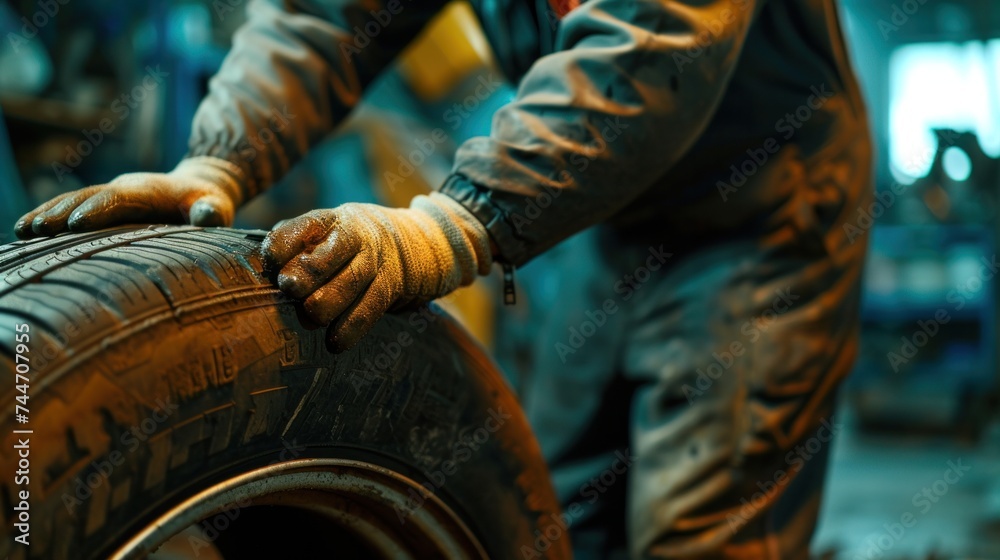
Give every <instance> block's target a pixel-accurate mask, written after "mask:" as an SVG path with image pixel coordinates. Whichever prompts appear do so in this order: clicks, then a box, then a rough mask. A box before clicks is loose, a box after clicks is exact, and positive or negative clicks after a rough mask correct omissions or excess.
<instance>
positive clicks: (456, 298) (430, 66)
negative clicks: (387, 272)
mask: <svg viewBox="0 0 1000 560" xmlns="http://www.w3.org/2000/svg"><path fill="white" fill-rule="evenodd" d="M398 64H399V71H400V74H401V75H402V76H403V79H404V80H405V81H406V83H407V85H409V86H410V89H411V90H412V92H413V94H414V96H415V97H416V98H417V99H419V100H421V101H425V102H431V103H433V102H436V101H440V100H441V99H442V98H445V97H447V96H448V95H449V94H451V93H452V92H453V91H454V90H455V88H456V87H458V85H459V84H460V83H461V82H462V81H463V80H465V79H466V78H467V77H468V76H469V74H472V73H473V72H477V71H481V70H482V69H483V68H484V67H492V66H493V65H494V64H493V55H492V52H491V51H490V48H489V45H488V43H487V42H486V37H485V35H483V31H482V28H481V27H480V25H479V21H478V20H477V18H476V15H475V12H473V10H472V7H471V6H470V5H469V4H468V2H464V1H457V2H452V3H451V4H449V5H448V6H447V7H446V8H445V9H444V10H442V12H441V14H440V15H439V16H438V17H436V18H435V19H434V21H432V22H431V23H430V25H428V27H427V28H426V29H425V30H424V31H423V33H421V34H420V36H419V37H417V40H416V41H414V42H413V43H412V44H411V45H410V46H409V47H408V48H407V49H406V50H405V51H404V52H403V54H402V55H401V56H400V58H399V61H398ZM361 118H362V119H363V120H364V124H362V125H361V126H359V127H357V128H358V129H359V130H363V131H364V132H363V133H364V135H365V137H366V144H367V150H368V154H369V162H370V163H371V165H372V176H373V179H374V180H373V187H374V188H375V189H376V191H377V194H378V196H379V198H380V199H381V200H382V201H384V203H385V204H388V205H390V206H397V207H400V206H408V205H409V203H410V200H411V199H412V198H413V197H414V196H416V195H418V194H425V193H427V192H429V191H430V190H431V189H432V188H433V186H434V185H436V184H440V182H441V181H443V180H444V178H445V177H446V176H447V174H448V172H449V171H450V168H451V157H450V154H444V153H436V154H434V155H433V156H432V157H428V158H427V159H426V161H424V163H423V164H422V165H420V166H419V168H418V169H417V172H415V173H412V174H403V173H401V172H400V160H399V157H400V154H408V153H410V152H411V151H412V150H413V146H412V145H410V144H408V141H409V140H411V139H412V136H413V134H416V135H418V136H419V135H421V134H425V135H426V134H430V133H431V129H429V128H426V126H427V124H426V123H425V122H423V121H420V120H419V119H415V120H414V121H411V122H408V119H407V117H406V116H403V115H400V114H386V113H384V112H381V111H379V112H378V114H377V115H376V116H375V118H372V119H369V118H365V116H364V115H362V116H361ZM401 131H405V132H402V133H401ZM441 147H443V145H442V146H441ZM387 173H395V176H394V180H393V181H392V184H391V188H390V185H389V184H388V182H387V181H386V177H387V175H386V174H387ZM495 301H497V293H496V290H495V289H493V286H492V285H491V284H489V283H485V282H476V283H475V284H473V285H471V286H468V287H466V288H462V289H459V290H457V291H455V292H453V293H452V294H451V295H449V296H448V297H446V298H443V299H442V300H439V302H438V303H440V304H441V306H442V307H443V308H445V309H446V310H447V311H448V312H449V313H451V314H452V315H453V316H455V318H456V319H458V321H459V322H460V323H461V324H462V325H463V326H464V327H465V328H466V329H467V330H468V331H469V332H470V333H471V334H472V336H473V337H475V338H476V340H478V341H479V342H480V343H481V344H483V345H484V346H486V347H490V346H492V342H493V336H494V313H495V308H494V302H495Z"/></svg>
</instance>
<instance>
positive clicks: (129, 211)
mask: <svg viewBox="0 0 1000 560" xmlns="http://www.w3.org/2000/svg"><path fill="white" fill-rule="evenodd" d="M185 217H186V216H185V214H183V213H182V212H181V209H180V208H179V207H178V206H177V204H176V202H175V201H174V200H173V199H172V198H170V197H167V196H165V195H164V194H163V193H161V192H159V191H157V190H155V189H149V190H140V189H115V188H109V189H105V190H102V191H100V192H98V193H96V194H94V196H92V197H90V198H88V199H87V200H86V201H85V202H84V203H83V204H80V206H78V207H77V208H76V210H73V212H72V213H71V214H70V215H69V219H68V220H67V223H68V224H69V229H70V230H72V231H93V230H97V229H101V228H106V227H110V226H113V225H121V224H135V223H154V222H160V223H171V224H175V223H180V222H183V221H184V218H185Z"/></svg>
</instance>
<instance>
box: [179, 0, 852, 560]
mask: <svg viewBox="0 0 1000 560" xmlns="http://www.w3.org/2000/svg"><path fill="white" fill-rule="evenodd" d="M443 4H444V2H441V1H437V0H428V1H421V2H398V1H382V0H373V1H368V2H352V1H346V0H345V1H342V2H320V1H318V0H317V1H307V0H291V1H285V2H279V1H278V0H258V1H256V2H253V3H251V4H250V6H249V10H248V13H249V14H250V21H249V23H248V24H247V25H246V26H245V27H244V28H243V29H242V30H241V31H240V32H239V33H238V34H237V36H236V38H235V42H234V48H233V51H232V52H231V53H230V55H229V57H228V58H227V60H226V62H225V63H224V65H223V67H222V70H221V71H220V72H219V74H218V75H217V76H216V77H215V78H214V79H213V80H212V82H211V88H210V94H209V96H208V98H207V99H206V100H205V102H204V103H203V104H202V106H201V107H200V109H199V111H198V114H197V117H196V120H195V123H194V126H193V134H192V139H191V150H190V154H191V155H209V156H216V157H220V158H223V159H226V160H228V161H230V162H232V163H234V164H235V165H238V166H240V168H241V169H242V170H243V172H244V174H245V175H246V177H248V178H249V179H248V181H247V187H246V190H247V196H250V195H252V194H254V193H256V192H259V191H260V190H262V189H264V188H267V187H268V186H269V185H270V184H271V183H273V182H274V181H275V180H276V179H277V178H279V177H280V176H281V175H283V174H284V173H285V172H286V171H288V169H289V168H290V167H291V166H292V165H293V164H294V163H295V162H297V161H298V160H299V159H300V158H302V156H303V155H304V154H305V153H306V151H307V150H308V149H309V147H310V146H312V145H313V144H315V143H316V142H318V141H319V140H320V139H322V138H323V137H324V136H325V135H326V134H327V133H328V132H330V131H331V130H333V129H334V128H335V127H336V126H337V124H338V123H340V122H341V121H342V120H343V119H344V118H345V117H346V116H347V114H348V113H349V112H350V110H351V109H352V108H353V107H354V106H355V105H356V104H357V102H358V100H359V99H360V97H361V95H362V93H363V91H364V88H365V86H366V85H368V84H369V83H370V82H371V81H372V80H373V79H374V78H375V77H376V76H377V75H378V73H379V72H380V71H381V70H382V69H383V68H385V67H386V65H387V64H389V62H390V61H391V60H392V58H393V57H394V56H395V55H396V54H397V53H398V52H399V51H400V49H401V48H402V47H404V46H405V45H406V44H407V43H408V42H409V41H410V40H412V39H413V38H414V37H415V36H416V34H417V33H418V32H419V31H420V29H421V28H422V27H423V26H424V25H425V24H426V23H427V21H428V20H429V19H430V18H431V17H432V16H433V15H434V14H435V13H437V12H438V11H439V9H440V8H441V7H442V5H443ZM472 4H473V6H474V8H475V9H476V11H477V12H478V13H479V14H480V17H481V19H482V24H483V27H484V30H485V32H486V35H487V37H488V39H489V40H490V43H491V45H492V46H493V50H494V53H495V54H496V58H497V61H498V64H499V66H500V68H502V70H503V73H504V74H505V75H506V77H507V78H509V79H510V80H512V81H514V82H516V83H517V84H518V93H517V97H516V99H515V100H514V101H513V102H512V103H511V104H509V105H508V106H506V107H504V108H503V109H501V110H500V111H498V113H497V114H496V116H495V119H494V124H493V128H492V132H491V134H490V136H489V137H480V138H473V139H471V140H469V141H468V142H466V143H465V144H464V145H463V146H461V148H460V149H459V151H458V153H457V155H456V161H455V166H454V170H453V173H452V175H451V176H450V177H449V178H448V180H447V181H445V182H444V184H443V185H442V187H441V189H440V190H441V192H443V193H444V194H446V195H448V196H450V197H452V198H453V199H454V200H456V201H458V202H459V203H460V204H462V205H463V206H464V207H465V208H467V209H468V210H469V211H470V212H471V213H472V214H474V215H475V216H476V217H477V218H478V219H479V221H481V222H482V224H483V225H484V226H485V227H486V229H487V230H488V231H489V234H490V237H491V240H492V242H493V243H494V244H495V247H496V252H495V254H494V257H495V258H496V260H498V261H500V262H503V263H510V264H513V265H516V266H520V265H522V264H524V263H527V262H528V261H529V260H531V259H532V258H533V257H534V256H537V255H538V254H540V253H542V252H544V251H546V250H547V249H548V248H550V247H553V246H554V245H556V244H558V243H560V242H561V241H563V240H565V239H567V238H569V237H571V236H573V235H574V234H577V233H578V232H580V231H582V230H585V229H586V228H588V227H591V226H595V225H596V224H600V225H599V226H598V228H597V229H596V230H591V231H588V232H587V233H585V234H583V235H582V236H581V237H580V238H579V239H582V240H584V241H577V240H574V241H572V242H571V243H585V246H584V249H583V252H580V253H577V259H578V260H573V261H565V262H563V263H562V264H563V266H564V267H565V268H564V270H563V271H561V273H562V274H564V275H565V279H564V281H565V282H566V286H567V287H566V289H565V290H564V291H563V292H562V296H563V298H562V299H561V300H560V301H559V302H558V305H553V306H552V307H553V313H552V315H551V318H550V319H549V320H551V321H552V322H553V324H552V327H551V331H550V332H551V333H552V334H551V336H550V337H549V338H548V339H546V343H547V344H551V345H550V346H547V348H548V349H547V350H546V349H544V348H543V349H542V350H545V352H548V354H546V355H547V356H548V357H547V358H540V361H539V362H538V365H537V368H536V371H535V373H536V375H535V376H534V377H533V381H532V384H531V386H530V387H529V389H530V392H529V394H528V401H527V406H528V412H529V415H531V417H532V419H534V420H535V422H536V424H535V427H536V429H537V430H538V433H539V437H540V440H541V443H542V445H543V449H544V451H545V452H546V454H547V457H548V458H549V460H550V461H551V462H552V464H553V467H554V468H553V473H554V477H555V481H556V485H557V487H558V488H559V490H560V492H561V493H562V495H563V498H564V500H565V504H564V505H565V506H566V507H571V506H572V504H573V502H574V495H575V493H576V492H578V491H579V488H580V485H581V484H582V482H581V480H582V481H587V480H590V478H592V477H594V476H598V477H599V476H600V475H601V474H604V473H605V472H606V469H608V468H612V469H614V468H615V467H614V465H616V463H614V460H618V461H622V459H621V458H620V457H617V456H616V455H615V452H613V451H612V449H614V450H616V451H620V450H621V448H623V447H628V448H629V450H630V451H629V453H632V454H634V455H635V459H634V460H631V459H630V460H629V462H630V463H631V466H630V467H629V468H628V469H627V475H623V476H627V477H628V478H629V482H628V485H612V486H611V487H610V488H609V489H608V490H607V493H604V494H600V495H599V499H597V500H595V502H594V504H586V505H585V506H581V507H582V508H583V509H582V510H580V511H582V512H583V513H581V514H580V520H579V521H578V522H577V523H576V524H574V533H573V534H574V542H576V543H577V545H576V548H577V549H578V550H579V551H580V553H581V554H586V553H587V552H588V551H591V552H593V551H595V550H600V549H601V547H603V546H604V545H603V544H600V543H602V542H603V543H605V544H607V546H608V547H614V546H618V545H620V544H621V540H622V539H623V538H624V537H622V535H625V533H626V523H624V520H625V519H627V520H628V524H627V534H628V537H629V539H628V540H629V542H630V543H631V547H632V552H633V554H634V555H635V556H648V557H659V558H684V557H693V556H699V555H700V556H704V557H732V558H799V557H804V556H803V555H804V554H805V553H804V551H805V548H804V547H805V543H806V541H807V540H808V538H809V535H810V533H811V530H812V526H813V524H814V522H815V512H816V510H817V507H818V501H819V491H818V489H819V487H820V485H821V481H822V471H823V468H822V466H823V460H822V458H821V455H820V454H817V459H816V460H810V461H806V462H805V465H804V467H803V469H801V470H799V471H796V472H795V473H794V475H788V476H789V479H788V481H787V483H785V484H782V485H780V489H779V490H778V491H776V492H775V493H771V494H768V495H767V496H765V498H764V501H763V502H762V501H761V499H757V500H756V501H755V500H754V493H755V492H756V491H757V490H754V489H755V488H758V489H759V487H758V483H760V484H764V485H765V486H767V482H768V481H771V482H773V478H768V477H773V476H774V475H775V473H776V471H777V470H782V471H788V467H789V465H788V463H787V461H786V457H787V453H788V450H789V449H794V448H795V446H796V445H800V444H803V443H805V442H808V441H810V439H809V438H811V437H814V436H813V435H811V434H816V433H817V431H818V430H819V429H820V428H821V427H822V425H823V424H822V422H823V421H828V420H829V416H830V410H831V406H832V394H833V391H834V388H835V387H836V384H837V382H838V381H839V380H840V379H841V378H842V377H843V375H844V374H845V373H846V371H847V369H848V368H849V365H850V361H851V359H852V357H853V354H854V345H855V338H856V331H855V324H856V307H857V286H858V275H859V270H860V266H861V265H860V263H861V262H862V260H863V255H864V237H863V236H860V237H859V236H858V235H856V233H857V232H858V231H859V230H858V228H857V225H856V224H853V223H852V220H853V219H854V218H855V216H856V212H857V210H858V208H859V206H860V205H862V204H864V203H865V202H866V201H867V199H868V196H869V195H868V191H869V189H870V161H869V158H870V153H871V149H870V145H869V140H868V135H867V125H866V118H865V114H864V108H863V106H862V103H861V100H860V96H859V94H858V89H857V85H856V84H855V81H854V78H853V75H852V74H851V71H850V69H849V68H848V66H847V64H846V55H845V52H844V48H843V44H842V41H841V37H840V31H839V24H838V21H837V16H836V8H835V5H834V3H833V1H832V0H658V1H653V0H648V1H621V0H589V1H586V2H582V3H580V5H579V6H577V5H576V4H577V3H576V2H549V1H548V0H473V2H472ZM358 29H360V30H366V29H373V30H375V31H378V33H377V36H375V37H374V38H373V36H372V35H371V34H370V33H368V32H367V31H365V32H362V33H360V34H359V33H358V32H357V30H358ZM331 188H336V185H331ZM852 225H853V226H854V227H853V228H852V227H851V226H852ZM852 232H853V233H852ZM594 236H596V237H594ZM588 239H593V240H594V241H593V243H594V244H592V245H586V243H588V241H587V240H588ZM661 245H662V246H663V247H665V248H666V249H665V250H666V251H668V252H671V253H673V254H674V256H673V257H671V258H670V261H669V265H668V264H667V263H666V262H663V263H660V264H661V267H660V269H659V270H658V271H652V270H649V271H647V272H649V273H650V276H649V278H650V280H649V283H648V284H645V286H646V288H644V289H643V291H642V292H641V295H636V296H635V298H634V299H633V302H632V303H631V304H627V303H624V302H623V303H622V304H621V308H620V309H621V310H620V312H618V313H615V314H608V315H609V317H613V319H611V318H609V319H608V323H607V324H608V325H611V324H615V325H616V326H613V327H609V326H605V327H603V328H601V329H599V330H597V331H595V332H594V333H593V334H592V336H591V337H590V338H588V339H587V342H586V344H585V345H582V346H581V347H580V349H576V350H577V354H567V353H563V356H562V357H565V358H566V360H567V361H566V362H563V360H562V358H561V357H560V356H559V353H558V352H556V350H555V344H556V343H557V342H559V341H560V340H561V339H560V338H559V336H560V335H563V334H565V333H568V332H569V331H568V329H569V328H571V327H574V326H576V325H579V324H582V319H581V318H580V317H579V316H578V314H579V313H584V312H586V311H593V310H592V309H591V308H588V307H586V304H585V303H582V302H587V301H593V297H597V301H598V302H601V301H603V300H602V296H600V294H604V293H606V292H607V291H608V290H612V295H616V294H615V292H614V290H615V286H616V285H617V281H618V280H616V278H619V277H620V275H621V274H627V273H629V272H630V270H632V269H634V268H635V267H637V266H638V264H635V263H633V262H632V261H630V260H628V259H629V258H637V259H638V258H639V256H640V255H642V257H641V258H642V260H643V262H646V261H645V259H648V258H650V256H652V255H651V254H648V253H647V252H648V251H649V250H650V248H653V249H656V250H659V248H660V246H661ZM588 259H590V260H588ZM654 260H655V259H654ZM781 290H785V291H784V292H781V293H782V294H784V296H785V298H787V299H788V300H790V301H791V302H792V303H790V302H789V301H785V299H782V298H781V294H779V293H777V292H780V291H781ZM788 290H791V293H789V291H788ZM793 295H794V296H797V297H798V298H800V299H792V296H793ZM588 297H590V298H591V299H587V298H588ZM603 297H607V296H603ZM775 298H778V303H779V304H780V305H783V306H787V310H785V311H782V312H781V313H780V314H779V313H778V312H777V309H776V308H775V309H771V312H772V314H775V316H776V318H775V319H774V322H773V324H772V328H771V331H770V332H769V333H767V336H766V337H765V335H764V334H763V333H762V334H761V336H760V337H759V338H758V340H756V341H754V343H753V344H752V347H751V346H747V347H746V348H745V351H744V353H743V354H742V355H741V356H735V355H734V358H733V360H732V363H731V364H729V360H728V359H727V358H725V357H722V358H721V359H722V363H723V364H729V365H725V366H724V367H725V370H724V371H723V372H721V373H720V374H719V376H718V378H712V379H711V380H710V381H711V383H709V384H708V386H707V387H704V388H702V389H698V387H699V385H698V375H699V371H707V370H706V368H708V367H709V366H710V365H711V364H710V362H708V360H709V359H710V358H711V357H712V356H713V352H714V353H715V354H718V355H719V356H723V354H722V352H723V351H725V349H726V348H727V347H728V345H729V344H731V343H732V342H733V341H734V340H736V339H738V338H740V337H744V336H745V334H744V333H743V332H742V330H741V329H742V325H743V324H745V323H746V322H747V321H751V322H752V321H753V319H754V318H755V317H760V316H762V315H763V314H764V313H765V312H767V311H768V310H769V309H770V307H769V306H771V305H777V304H775V303H774V300H775ZM565 336H569V335H568V334H565ZM567 340H568V339H567ZM743 342H744V344H749V342H748V341H743ZM582 349H585V350H582ZM574 356H575V358H574ZM581 356H589V357H590V358H591V359H589V360H586V361H581V360H580V357H581ZM570 359H576V360H577V361H575V362H570V361H569V360H570ZM719 367H720V368H721V367H723V366H719ZM692 384H693V385H692ZM705 384H706V382H702V383H701V385H703V386H704V385H705ZM685 386H692V387H695V388H696V389H698V390H699V391H700V392H701V394H700V395H699V396H698V397H697V399H696V400H691V401H690V402H689V401H688V398H687V395H686V394H685V389H684V388H685ZM546 407H548V408H546ZM609 430H610V431H612V432H614V433H613V434H611V435H607V438H608V439H607V441H606V442H602V440H601V439H600V438H601V437H605V436H604V435H602V434H605V432H608V431H609ZM618 466H619V467H620V464H618ZM786 475H787V472H786ZM574 477H577V478H574ZM625 488H627V489H628V490H627V491H626V490H625ZM616 492H620V493H622V494H621V497H620V500H619V501H616V500H618V498H616ZM589 498H590V496H589V495H588V496H587V497H586V498H585V501H586V500H589ZM743 499H746V500H748V501H750V503H751V504H752V505H754V504H756V505H755V506H754V507H755V509H754V510H753V511H749V510H748V512H744V513H745V515H744V514H743V513H741V511H740V509H739V508H740V507H741V506H742V501H741V500H743ZM576 501H579V500H576ZM591 509H594V511H593V512H591ZM598 510H601V511H598ZM602 511H603V513H602ZM608 512H610V513H608ZM601 515H604V516H605V517H601ZM731 515H736V516H740V517H739V519H741V520H743V521H745V522H739V521H733V519H732V518H731V517H730V516H731ZM588 519H602V520H603V522H602V523H598V522H593V523H591V522H588V521H587V520H588ZM609 531H610V533H609ZM616 532H617V533H616ZM619 537H621V538H619ZM609 550H610V548H609Z"/></svg>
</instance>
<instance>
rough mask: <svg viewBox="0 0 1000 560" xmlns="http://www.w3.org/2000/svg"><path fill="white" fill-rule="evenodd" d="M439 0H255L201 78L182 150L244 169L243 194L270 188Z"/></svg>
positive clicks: (344, 111)
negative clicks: (226, 48) (205, 79)
mask: <svg viewBox="0 0 1000 560" xmlns="http://www.w3.org/2000/svg"><path fill="white" fill-rule="evenodd" d="M443 4H444V1H443V0H419V1H409V0H254V1H252V2H250V4H249V5H248V7H247V15H248V20H247V22H246V23H245V24H244V25H243V26H242V27H241V28H240V29H239V30H238V31H237V32H236V34H235V35H234V38H233V48H232V50H231V51H230V53H229V55H228V56H227V57H226V59H225V60H224V61H223V64H222V68H221V69H220V70H219V72H218V73H217V74H216V75H215V76H214V77H213V78H212V80H211V82H210V84H209V93H208V96H207V97H206V98H205V99H204V100H203V101H202V102H201V105H200V106H199V107H198V111H197V113H196V114H195V118H194V123H193V124H192V132H191V139H190V143H189V151H188V156H189V157H193V156H214V157H218V158H222V159H225V160H228V161H230V162H232V163H234V164H236V165H237V166H238V167H239V168H240V169H241V170H242V171H243V174H244V179H245V183H247V184H246V189H247V190H248V192H247V193H246V194H247V196H246V197H245V198H249V197H250V196H253V195H254V194H257V193H258V192H260V191H261V190H263V189H266V188H267V187H269V186H270V185H271V184H272V183H273V182H275V181H276V180H278V179H279V178H280V177H281V176H282V175H284V174H285V173H286V172H287V171H288V170H289V169H290V168H291V166H293V165H294V164H295V163H296V162H297V161H298V160H300V159H301V158H302V157H303V156H304V155H305V153H306V152H307V151H308V150H309V148H310V147H311V146H313V145H314V144H316V143H317V142H318V141H319V140H321V139H322V138H323V137H324V136H326V135H327V134H328V133H329V132H331V131H332V130H333V129H334V128H335V127H336V126H337V125H338V124H339V123H340V122H341V121H342V120H343V119H344V118H345V117H346V116H347V114H348V113H349V112H350V110H351V109H352V108H353V107H354V106H355V104H357V102H358V100H359V99H360V97H361V94H362V92H363V91H364V89H365V87H366V86H367V85H368V84H369V83H371V81H372V80H373V79H374V78H375V77H376V76H377V75H378V74H379V72H380V71H381V70H382V69H384V68H385V67H386V66H388V65H389V63H390V62H391V61H392V60H393V58H394V57H395V56H396V55H397V54H398V53H399V52H401V51H402V49H403V48H404V47H405V46H406V45H407V44H408V43H409V42H410V41H411V40H412V39H413V38H414V37H416V35H417V33H419V31H420V30H421V29H422V28H423V27H424V25H425V24H426V23H427V22H428V21H429V20H430V19H431V18H432V17H433V16H434V15H435V14H436V13H437V12H438V11H439V10H440V8H441V7H442V6H443Z"/></svg>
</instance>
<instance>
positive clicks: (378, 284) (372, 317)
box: [326, 275, 392, 353]
mask: <svg viewBox="0 0 1000 560" xmlns="http://www.w3.org/2000/svg"><path fill="white" fill-rule="evenodd" d="M390 293H391V291H390V286H389V283H388V281H387V280H386V275H383V276H379V277H376V278H375V280H374V281H373V282H372V284H371V286H369V287H368V289H367V290H366V291H365V293H364V294H363V295H362V296H361V297H359V298H358V299H357V301H355V302H354V303H352V304H351V306H350V307H348V308H347V310H346V311H345V312H344V313H343V314H341V315H340V317H338V318H337V320H336V321H334V322H333V323H331V324H330V326H329V328H327V331H326V346H327V348H329V349H330V351H331V352H335V353H340V352H343V351H345V350H349V349H351V348H353V347H354V346H355V345H356V344H357V343H358V341H360V340H361V339H362V338H363V337H364V336H365V335H366V334H368V331H370V330H372V327H374V326H375V323H377V322H378V320H379V319H381V318H382V316H383V315H385V312H386V311H388V310H389V306H390V305H392V297H391V296H390Z"/></svg>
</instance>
